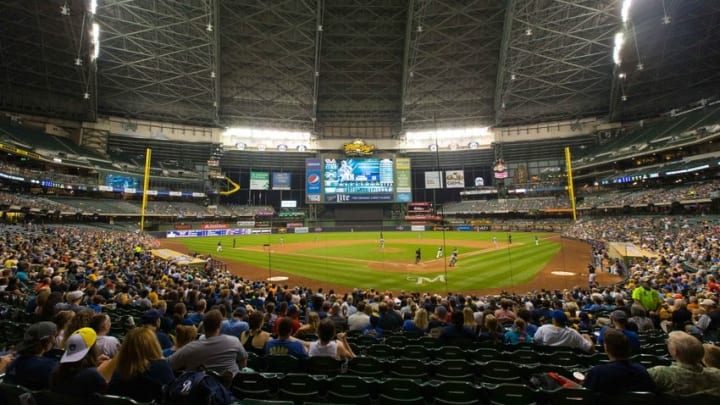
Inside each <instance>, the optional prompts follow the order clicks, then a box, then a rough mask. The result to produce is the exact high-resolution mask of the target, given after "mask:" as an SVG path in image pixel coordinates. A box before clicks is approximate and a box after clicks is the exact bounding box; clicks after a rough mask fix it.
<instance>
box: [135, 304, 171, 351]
mask: <svg viewBox="0 0 720 405" xmlns="http://www.w3.org/2000/svg"><path fill="white" fill-rule="evenodd" d="M161 317H162V314H161V313H160V311H158V310H157V309H149V310H147V311H145V312H143V314H142V316H141V317H140V322H141V323H142V325H143V326H145V327H148V328H152V329H153V330H154V331H155V336H157V339H158V343H160V347H161V348H162V349H163V350H165V349H169V348H171V347H172V345H173V344H172V340H170V337H169V336H168V335H167V333H165V332H163V331H162V330H160V318H161Z"/></svg>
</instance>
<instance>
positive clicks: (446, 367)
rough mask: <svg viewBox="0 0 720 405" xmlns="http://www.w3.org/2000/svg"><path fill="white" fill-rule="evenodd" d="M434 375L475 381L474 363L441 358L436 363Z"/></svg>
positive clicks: (445, 378) (446, 378) (439, 377)
mask: <svg viewBox="0 0 720 405" xmlns="http://www.w3.org/2000/svg"><path fill="white" fill-rule="evenodd" d="M433 375H434V376H435V378H437V379H440V380H461V381H473V380H474V378H475V371H474V364H473V363H470V362H468V361H466V360H441V361H438V363H437V364H436V365H435V372H434V373H433Z"/></svg>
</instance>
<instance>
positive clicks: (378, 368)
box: [348, 356, 385, 378]
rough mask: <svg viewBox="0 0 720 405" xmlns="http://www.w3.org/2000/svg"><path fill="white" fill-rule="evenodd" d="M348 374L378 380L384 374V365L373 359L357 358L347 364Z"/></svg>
mask: <svg viewBox="0 0 720 405" xmlns="http://www.w3.org/2000/svg"><path fill="white" fill-rule="evenodd" d="M348 372H349V373H350V374H353V375H358V376H362V377H376V378H380V377H382V376H383V375H384V374H385V364H384V363H382V362H381V361H380V360H378V359H377V358H375V357H367V356H358V357H355V358H354V359H352V360H350V362H349V363H348Z"/></svg>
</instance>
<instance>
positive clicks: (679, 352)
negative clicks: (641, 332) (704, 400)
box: [648, 331, 720, 396]
mask: <svg viewBox="0 0 720 405" xmlns="http://www.w3.org/2000/svg"><path fill="white" fill-rule="evenodd" d="M667 347H668V352H669V353H670V356H671V357H672V358H673V360H675V362H674V363H673V364H672V365H669V366H656V367H652V368H651V369H649V370H648V373H650V377H652V379H653V380H654V381H655V384H657V387H658V390H659V391H660V392H662V393H665V394H670V395H691V394H700V393H703V394H710V395H718V396H720V370H718V369H716V368H713V367H703V365H702V360H703V356H704V355H705V351H704V349H703V345H702V343H700V341H699V340H697V338H695V337H694V336H692V335H689V334H687V333H685V332H682V331H673V332H670V334H669V335H668V340H667Z"/></svg>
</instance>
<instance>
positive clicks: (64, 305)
mask: <svg viewBox="0 0 720 405" xmlns="http://www.w3.org/2000/svg"><path fill="white" fill-rule="evenodd" d="M83 295H84V294H83V292H82V291H80V290H74V291H70V292H68V293H66V294H65V301H66V302H59V303H58V304H56V305H55V313H58V312H60V311H73V312H76V313H77V312H80V311H82V310H83V309H87V307H84V306H82V305H80V301H81V300H82V298H83Z"/></svg>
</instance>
